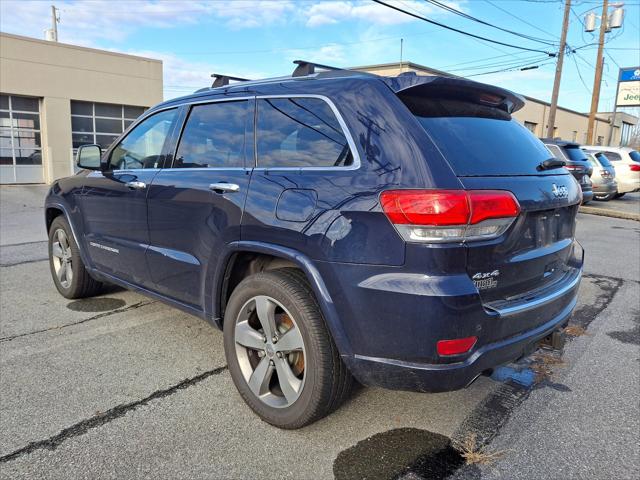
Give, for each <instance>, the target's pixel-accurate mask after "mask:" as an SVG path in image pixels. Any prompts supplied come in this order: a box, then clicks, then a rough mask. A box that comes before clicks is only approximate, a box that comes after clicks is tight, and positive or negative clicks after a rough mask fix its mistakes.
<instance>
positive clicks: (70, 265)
mask: <svg viewBox="0 0 640 480" xmlns="http://www.w3.org/2000/svg"><path fill="white" fill-rule="evenodd" d="M49 268H50V270H51V277H52V278H53V283H54V284H55V286H56V288H57V289H58V292H60V295H62V296H63V297H65V298H69V299H74V298H85V297H92V296H94V295H97V294H98V293H100V290H102V283H100V282H98V281H97V280H94V279H93V278H91V276H89V273H88V272H87V270H86V268H85V266H84V263H82V258H81V257H80V251H79V250H78V245H77V244H76V241H75V239H74V237H73V233H72V232H71V227H70V226H69V222H67V219H66V218H65V217H63V216H59V217H56V218H55V219H54V220H53V222H52V223H51V227H50V228H49Z"/></svg>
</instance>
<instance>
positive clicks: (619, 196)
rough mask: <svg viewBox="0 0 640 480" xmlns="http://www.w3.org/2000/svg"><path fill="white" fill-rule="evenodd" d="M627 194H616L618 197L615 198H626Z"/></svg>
mask: <svg viewBox="0 0 640 480" xmlns="http://www.w3.org/2000/svg"><path fill="white" fill-rule="evenodd" d="M625 194H626V192H625V193H616V196H615V197H614V198H622V197H624V196H625Z"/></svg>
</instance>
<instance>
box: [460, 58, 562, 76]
mask: <svg viewBox="0 0 640 480" xmlns="http://www.w3.org/2000/svg"><path fill="white" fill-rule="evenodd" d="M552 63H555V62H554V61H553V60H550V61H548V62H544V63H539V64H537V65H531V64H524V65H519V66H518V67H512V68H505V69H502V70H493V71H491V72H482V73H474V74H473V75H467V76H466V77H465V78H470V77H479V76H481V75H490V74H492V73H502V72H524V71H526V70H534V69H537V68H540V67H544V66H545V65H550V64H552Z"/></svg>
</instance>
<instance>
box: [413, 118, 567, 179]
mask: <svg viewBox="0 0 640 480" xmlns="http://www.w3.org/2000/svg"><path fill="white" fill-rule="evenodd" d="M500 116H502V117H503V118H489V117H476V116H443V117H439V116H438V117H429V116H419V115H416V118H417V119H418V121H419V122H420V124H421V125H422V127H423V128H424V129H425V130H426V131H427V133H428V134H429V135H430V137H431V139H432V140H433V142H434V143H435V144H436V145H437V146H438V148H439V149H440V151H441V152H442V154H443V155H444V157H445V158H446V159H447V161H448V162H449V164H450V165H451V167H452V168H453V170H454V171H455V172H456V174H457V175H459V176H484V175H487V176H489V175H491V176H496V175H540V174H555V175H557V174H558V173H564V171H563V170H562V169H560V168H557V169H550V170H543V171H540V170H538V168H537V167H538V165H539V164H540V163H541V162H543V161H545V160H548V159H549V158H552V155H551V154H550V153H549V150H547V149H546V148H545V146H544V145H543V144H542V142H541V141H540V140H538V139H537V138H536V137H535V136H533V135H532V134H531V132H530V131H529V130H527V129H526V128H525V127H524V126H522V125H520V124H519V123H518V122H516V121H515V120H513V119H511V118H510V117H509V116H508V115H507V114H502V115H496V117H500Z"/></svg>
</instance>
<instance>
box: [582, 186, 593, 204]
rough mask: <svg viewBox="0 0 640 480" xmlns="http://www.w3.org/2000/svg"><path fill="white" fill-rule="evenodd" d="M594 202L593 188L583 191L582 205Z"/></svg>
mask: <svg viewBox="0 0 640 480" xmlns="http://www.w3.org/2000/svg"><path fill="white" fill-rule="evenodd" d="M591 200H593V190H591V188H590V189H589V190H583V191H582V203H587V202H590V201H591Z"/></svg>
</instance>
